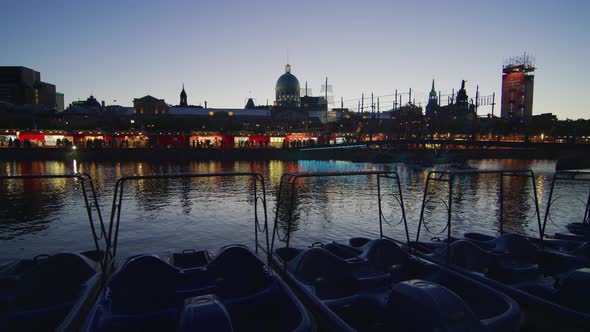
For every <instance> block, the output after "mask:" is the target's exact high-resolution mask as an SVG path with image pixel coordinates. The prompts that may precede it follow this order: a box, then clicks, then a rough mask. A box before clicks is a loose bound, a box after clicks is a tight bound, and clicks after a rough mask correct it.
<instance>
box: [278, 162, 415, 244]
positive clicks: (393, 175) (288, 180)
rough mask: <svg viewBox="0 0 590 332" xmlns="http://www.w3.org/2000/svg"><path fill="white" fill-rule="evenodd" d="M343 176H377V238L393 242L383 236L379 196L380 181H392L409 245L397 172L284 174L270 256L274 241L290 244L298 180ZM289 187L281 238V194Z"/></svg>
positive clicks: (381, 197) (380, 199) (382, 218)
mask: <svg viewBox="0 0 590 332" xmlns="http://www.w3.org/2000/svg"><path fill="white" fill-rule="evenodd" d="M344 176H377V200H378V207H379V236H380V237H382V238H388V239H391V240H394V241H397V240H395V239H393V238H390V237H388V236H386V235H384V234H383V221H384V219H385V218H384V216H383V210H382V200H383V196H384V195H382V194H381V179H382V178H387V179H394V180H395V182H396V185H397V188H396V189H397V192H398V194H397V195H398V196H397V197H395V196H394V197H395V198H396V200H397V202H398V203H399V205H400V207H401V213H402V216H401V220H402V221H403V223H404V227H405V235H406V240H407V241H408V242H407V243H409V241H410V235H409V232H408V224H407V220H406V212H405V208H404V200H403V195H402V190H401V183H400V179H399V175H398V174H397V172H394V171H353V172H316V173H285V174H283V176H282V177H281V183H280V186H279V192H278V196H277V203H276V204H277V207H276V213H275V220H274V225H273V232H272V239H271V247H270V255H273V249H274V244H275V239H278V240H279V241H281V242H284V243H285V246H286V247H289V245H290V242H291V234H292V224H293V210H294V205H295V187H296V183H297V181H298V180H299V179H303V178H325V177H344ZM287 185H289V186H290V189H291V190H290V193H289V195H288V198H289V202H288V206H287V230H286V233H285V234H284V236H283V237H281V236H280V234H279V228H278V224H279V209H280V206H281V203H282V199H283V195H284V194H283V192H284V190H285V187H286V186H287Z"/></svg>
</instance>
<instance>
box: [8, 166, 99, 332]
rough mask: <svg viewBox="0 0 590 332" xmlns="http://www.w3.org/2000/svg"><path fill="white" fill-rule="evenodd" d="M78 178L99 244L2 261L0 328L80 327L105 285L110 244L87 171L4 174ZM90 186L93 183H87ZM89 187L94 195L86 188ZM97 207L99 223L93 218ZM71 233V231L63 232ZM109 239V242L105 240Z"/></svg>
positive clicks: (30, 178) (19, 178)
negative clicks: (105, 259)
mask: <svg viewBox="0 0 590 332" xmlns="http://www.w3.org/2000/svg"><path fill="white" fill-rule="evenodd" d="M39 179H49V180H51V179H75V180H77V181H78V183H79V184H80V186H81V189H82V190H81V193H82V194H83V198H84V202H85V207H86V210H87V212H88V217H89V223H90V229H91V231H92V236H93V239H94V249H93V250H90V251H87V252H83V253H72V252H60V253H39V254H38V255H36V256H35V257H33V258H31V259H21V260H16V261H12V262H9V263H5V264H3V265H1V266H0V299H1V305H0V330H1V331H70V330H77V329H78V328H79V327H80V324H81V322H83V319H84V317H85V315H86V313H87V312H88V309H89V308H90V306H92V304H93V303H94V301H95V299H96V297H97V295H98V292H99V291H100V286H101V282H100V281H101V278H102V277H104V275H105V265H104V264H102V263H103V260H102V259H103V257H102V256H103V252H104V249H105V248H106V246H107V243H106V236H105V228H104V225H103V222H102V217H101V215H100V209H99V208H98V201H97V199H96V194H95V191H94V186H93V184H92V179H91V178H90V176H89V175H87V174H65V175H18V176H0V180H1V181H37V180H39ZM87 186H88V187H89V188H87ZM88 189H89V190H90V193H91V195H90V197H89V195H88V193H87V190H88ZM94 208H96V212H97V213H98V219H99V224H100V228H99V229H96V227H95V222H94V220H93V215H94V211H95V210H94ZM64 237H67V234H64ZM101 240H104V243H103V242H102V241H101Z"/></svg>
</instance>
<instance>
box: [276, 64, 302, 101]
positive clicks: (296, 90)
mask: <svg viewBox="0 0 590 332" xmlns="http://www.w3.org/2000/svg"><path fill="white" fill-rule="evenodd" d="M275 90H276V102H277V105H278V106H291V107H299V103H300V94H301V88H300V86H299V80H298V79H297V77H295V75H293V74H291V66H290V65H286V66H285V73H284V74H283V75H281V77H279V79H278V80H277V85H276V88H275Z"/></svg>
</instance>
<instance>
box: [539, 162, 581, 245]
mask: <svg viewBox="0 0 590 332" xmlns="http://www.w3.org/2000/svg"><path fill="white" fill-rule="evenodd" d="M558 182H570V183H571V182H574V183H575V182H578V183H583V182H588V183H589V186H588V197H587V199H586V208H585V211H584V218H583V219H582V224H590V172H587V171H557V172H555V174H553V179H552V180H551V189H550V190H549V199H548V201H547V208H546V209H545V218H544V219H543V228H542V230H541V235H542V237H541V238H543V237H545V236H546V235H545V227H546V226H547V220H548V219H550V218H551V217H550V216H551V207H552V206H553V204H554V203H555V199H554V198H553V193H554V190H555V185H556V183H558Z"/></svg>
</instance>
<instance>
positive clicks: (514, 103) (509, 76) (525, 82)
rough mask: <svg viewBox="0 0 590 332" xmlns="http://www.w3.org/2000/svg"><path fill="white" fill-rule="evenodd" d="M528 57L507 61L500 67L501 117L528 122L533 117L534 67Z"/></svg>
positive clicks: (531, 59)
mask: <svg viewBox="0 0 590 332" xmlns="http://www.w3.org/2000/svg"><path fill="white" fill-rule="evenodd" d="M533 61H534V60H533V58H532V57H531V56H530V55H527V54H525V55H524V56H520V57H515V58H510V59H508V60H507V61H506V62H505V64H504V66H503V67H502V106H501V116H502V118H503V119H510V120H515V121H521V122H528V121H529V120H530V119H531V118H532V116H533V87H534V81H535V66H534V64H533Z"/></svg>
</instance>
